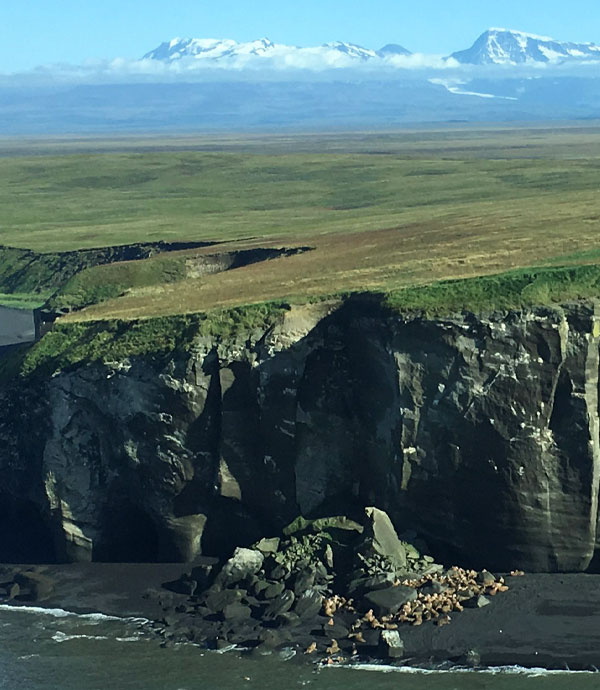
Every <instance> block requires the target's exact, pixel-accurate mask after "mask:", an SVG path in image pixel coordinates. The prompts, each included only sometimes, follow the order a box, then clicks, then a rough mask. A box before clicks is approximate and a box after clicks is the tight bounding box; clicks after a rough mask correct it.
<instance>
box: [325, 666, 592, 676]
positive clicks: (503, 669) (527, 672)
mask: <svg viewBox="0 0 600 690" xmlns="http://www.w3.org/2000/svg"><path fill="white" fill-rule="evenodd" d="M323 668H346V669H348V668H349V669H352V670H354V671H376V672H379V673H413V674H415V673H416V674H421V675H430V674H440V673H452V674H458V673H461V674H462V673H477V674H478V675H481V674H487V675H492V676H495V675H519V676H531V677H537V676H549V675H552V676H561V675H563V676H566V675H569V676H570V675H572V674H574V673H577V674H579V675H596V674H597V673H598V672H597V671H558V670H549V669H546V668H526V667H525V666H490V667H483V668H481V667H479V668H461V667H451V668H437V669H430V668H419V667H418V666H388V665H385V664H362V663H357V664H350V665H340V666H335V665H331V666H329V665H326V666H324V667H323Z"/></svg>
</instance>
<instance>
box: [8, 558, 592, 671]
mask: <svg viewBox="0 0 600 690" xmlns="http://www.w3.org/2000/svg"><path fill="white" fill-rule="evenodd" d="M40 569H41V570H42V571H43V573H44V574H45V575H47V576H48V577H50V578H52V579H53V580H54V581H55V590H54V593H53V594H52V596H51V597H50V598H48V599H46V600H45V601H43V602H42V603H40V604H36V605H40V606H44V607H49V608H64V609H67V610H70V611H75V612H78V613H89V612H101V613H105V614H108V615H115V616H120V617H125V616H136V617H144V618H148V619H150V620H152V621H159V622H160V626H158V627H159V629H160V628H162V630H163V631H164V630H165V629H166V630H168V629H170V628H173V629H176V627H177V625H178V624H179V623H180V622H183V621H184V619H185V622H186V625H189V615H188V613H186V611H185V608H186V607H185V604H186V602H187V601H188V599H189V597H188V596H186V595H183V594H176V593H173V592H170V591H167V590H165V589H163V588H162V584H163V583H165V582H168V581H172V580H175V579H177V578H178V577H179V576H181V575H182V574H184V573H186V572H189V570H190V565H189V564H187V565H186V564H108V563H106V564H104V563H86V564H81V563H80V564H69V565H52V566H41V567H40ZM506 581H507V584H508V585H509V590H508V591H507V592H504V593H502V594H498V595H497V596H495V597H493V599H492V601H491V604H490V605H488V606H485V607H484V608H482V609H465V610H464V611H463V612H461V613H456V614H453V615H452V621H451V623H450V624H449V625H445V626H443V627H437V626H435V625H433V623H426V624H423V625H421V626H419V627H413V626H410V625H402V626H400V628H399V633H400V636H401V638H402V640H403V642H404V649H405V654H404V658H403V659H402V661H401V662H400V663H414V664H419V663H428V662H434V663H436V662H443V661H448V660H450V661H454V662H457V663H469V664H473V665H480V666H482V667H483V666H501V665H521V666H526V667H544V668H549V669H570V670H594V669H595V668H596V667H597V666H599V665H600V575H586V574H565V575H562V574H552V575H549V574H526V575H525V576H523V577H507V578H506ZM16 605H18V604H16ZM165 621H167V623H165ZM197 624H198V626H201V625H202V621H201V620H200V619H198V621H197ZM299 632H300V631H299ZM299 638H300V639H298V643H299V644H300V643H301V644H302V645H303V644H304V643H305V638H304V634H301V635H299ZM291 642H292V644H293V643H294V640H293V639H292V641H291ZM307 658H308V657H307ZM310 658H311V659H312V657H310Z"/></svg>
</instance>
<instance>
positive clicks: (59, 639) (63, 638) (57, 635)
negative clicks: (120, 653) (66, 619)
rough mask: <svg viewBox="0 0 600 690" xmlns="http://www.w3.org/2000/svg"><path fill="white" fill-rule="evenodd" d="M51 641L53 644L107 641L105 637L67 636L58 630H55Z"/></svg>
mask: <svg viewBox="0 0 600 690" xmlns="http://www.w3.org/2000/svg"><path fill="white" fill-rule="evenodd" d="M52 639H53V640H54V641H55V642H69V640H108V637H106V635H67V634H66V633H64V632H61V631H60V630H57V631H56V632H55V633H54V635H52Z"/></svg>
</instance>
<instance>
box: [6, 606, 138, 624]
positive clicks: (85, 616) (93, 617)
mask: <svg viewBox="0 0 600 690" xmlns="http://www.w3.org/2000/svg"><path fill="white" fill-rule="evenodd" d="M0 611H17V612H19V611H20V612H21V613H37V614H40V615H42V616H51V617H52V618H68V617H70V616H72V617H74V618H80V619H82V620H87V621H93V622H97V623H101V622H103V621H125V622H129V623H140V624H145V623H150V621H149V620H148V619H147V618H134V617H126V618H121V617H119V616H108V615H106V614H105V613H75V612H74V611H66V610H65V609H50V608H43V607H42V606H13V605H11V604H0Z"/></svg>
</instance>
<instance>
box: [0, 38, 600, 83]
mask: <svg viewBox="0 0 600 690" xmlns="http://www.w3.org/2000/svg"><path fill="white" fill-rule="evenodd" d="M597 70H598V62H578V63H577V64H573V63H565V64H548V63H546V64H544V63H537V64H526V65H516V66H515V65H486V66H476V65H461V64H459V63H458V62H457V61H456V60H454V59H452V58H449V59H446V58H444V57H443V56H441V55H428V54H424V53H414V54H412V55H386V56H385V57H370V58H369V59H365V60H360V59H358V58H356V57H352V56H350V55H348V54H346V53H344V52H343V51H340V50H338V49H336V48H335V47H334V46H333V45H330V46H320V47H317V48H297V49H290V48H289V47H288V46H280V45H276V44H275V45H274V46H273V48H272V49H271V50H270V51H269V52H268V54H266V55H265V54H262V55H252V54H238V55H235V56H232V57H227V58H222V59H220V60H210V59H197V58H194V57H184V58H181V59H177V60H172V61H163V60H153V59H141V60H128V59H125V58H116V59H113V60H89V61H87V62H85V63H83V64H81V65H69V64H53V65H44V66H41V67H38V68H36V69H34V70H31V71H29V72H23V73H18V74H4V75H2V74H0V85H1V86H35V85H38V84H44V85H53V84H56V85H61V84H65V83H76V84H110V83H145V82H190V81H229V80H236V81H237V80H247V81H258V80H265V81H272V80H289V79H293V80H294V81H296V80H297V81H310V80H319V81H321V80H325V79H351V78H361V79H364V78H381V79H388V78H390V79H392V78H398V77H402V78H412V77H414V78H434V77H436V75H448V76H449V77H466V78H475V77H495V78H498V79H507V78H526V77H528V76H536V75H546V76H549V75H550V74H556V76H583V77H597V76H598V71H597Z"/></svg>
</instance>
